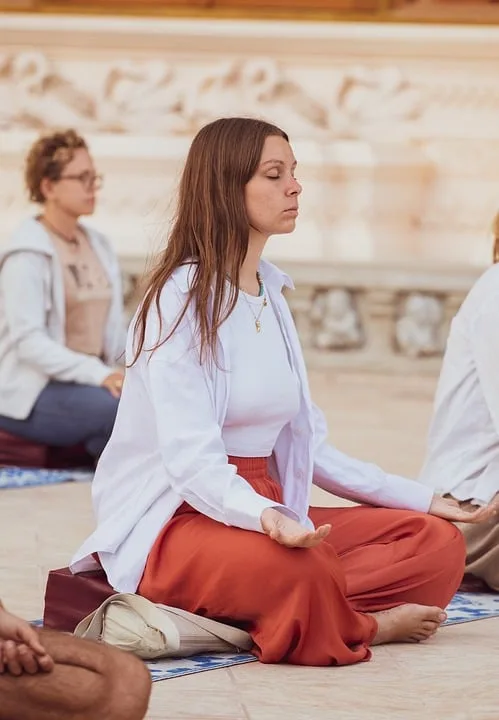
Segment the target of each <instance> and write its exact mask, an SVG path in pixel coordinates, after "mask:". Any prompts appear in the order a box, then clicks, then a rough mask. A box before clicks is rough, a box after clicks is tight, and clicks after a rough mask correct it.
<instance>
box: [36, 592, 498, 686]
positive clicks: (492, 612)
mask: <svg viewBox="0 0 499 720" xmlns="http://www.w3.org/2000/svg"><path fill="white" fill-rule="evenodd" d="M447 615H448V619H447V620H446V621H445V623H444V625H457V624H459V623H465V622H471V621H472V620H485V619H486V618H492V617H498V616H499V594H497V593H456V595H455V596H454V597H453V599H452V600H451V602H450V604H449V605H448V607H447ZM41 624H42V622H41V620H35V621H34V622H33V625H37V626H41ZM250 662H256V658H255V657H254V656H253V655H250V654H249V653H220V654H216V655H209V654H205V655H193V656H192V657H190V658H170V659H167V660H154V661H152V662H148V663H147V667H148V668H149V670H150V672H151V677H152V681H153V682H158V681H159V680H170V679H171V678H174V677H182V676H183V675H193V674H194V673H199V672H204V671H205V670H219V669H220V668H226V667H231V666H232V665H243V664H244V663H250Z"/></svg>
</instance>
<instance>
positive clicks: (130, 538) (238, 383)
mask: <svg viewBox="0 0 499 720" xmlns="http://www.w3.org/2000/svg"><path fill="white" fill-rule="evenodd" d="M295 169H296V160H295V157H294V154H293V150H292V148H291V145H290V143H289V139H288V136H287V135H286V134H285V132H284V131H282V130H281V129H279V128H278V127H276V126H274V125H271V124H269V123H266V122H263V121H260V120H253V119H246V118H230V119H220V120H217V121H215V122H213V123H211V124H209V125H207V126H206V127H204V128H203V129H201V130H200V132H199V133H198V134H197V136H196V137H195V139H194V141H193V143H192V146H191V149H190V151H189V154H188V157H187V161H186V165H185V169H184V173H183V176H182V180H181V184H180V194H179V205H178V211H177V215H176V221H175V224H174V226H173V228H172V230H171V233H170V236H169V238H168V244H167V246H166V249H165V250H164V251H163V252H162V253H161V255H160V257H159V259H158V262H157V264H156V267H155V269H154V270H153V272H152V274H151V276H150V279H149V285H148V288H147V290H146V293H145V296H144V299H143V302H142V303H141V305H140V307H139V309H138V311H137V314H136V316H135V319H134V321H133V322H132V326H131V329H130V331H129V337H128V344H127V362H128V366H127V372H126V377H125V382H124V386H123V394H122V398H121V402H120V406H119V409H118V415H117V419H116V424H115V427H114V430H113V433H112V435H111V438H110V441H109V443H108V445H107V447H106V449H105V450H104V452H103V454H102V456H101V458H100V460H99V463H98V466H97V472H96V476H95V480H94V484H93V487H92V493H93V502H94V508H95V514H96V519H97V528H96V530H95V532H94V533H93V534H92V535H91V537H90V538H88V539H87V540H86V541H85V543H84V544H83V546H82V547H81V548H80V549H79V551H78V552H77V553H76V555H75V557H74V558H73V561H72V565H71V569H72V571H73V572H74V573H84V572H85V571H90V570H96V569H97V568H99V566H100V567H102V568H103V569H104V571H105V573H106V576H107V579H108V581H109V583H110V585H111V586H112V587H113V588H115V589H116V590H117V591H119V592H132V593H134V592H138V593H139V594H141V595H143V596H144V597H146V598H148V599H149V600H151V601H153V602H161V603H164V604H168V605H171V606H176V607H180V608H183V609H185V610H188V611H191V612H194V613H198V614H201V615H205V616H208V617H211V618H213V619H217V620H224V621H226V622H229V623H232V624H234V625H237V626H239V627H241V628H243V629H245V630H247V631H248V632H249V633H250V634H251V636H252V639H253V641H254V649H253V652H254V653H255V655H256V656H257V657H258V658H259V659H260V660H261V661H263V662H269V663H272V662H289V663H296V664H304V665H345V664H352V663H355V662H359V661H362V660H368V659H369V657H370V649H369V647H370V646H371V645H373V644H379V643H384V642H391V641H421V640H424V639H426V638H428V637H430V636H431V635H433V634H434V633H435V632H436V630H437V628H438V627H439V625H440V624H441V622H442V621H443V620H444V619H445V612H444V610H443V608H444V607H445V606H446V605H447V603H448V602H449V600H450V599H451V598H452V595H453V593H454V592H455V591H456V589H457V587H458V586H459V583H460V581H461V578H462V574H463V569H464V554H465V553H464V542H463V538H462V535H461V533H460V532H459V531H458V530H457V528H455V527H454V525H452V524H451V523H450V522H447V520H460V519H466V520H469V521H470V522H476V521H479V520H481V519H484V518H487V517H488V516H489V515H490V513H491V512H492V511H493V508H483V509H480V510H478V511H476V512H474V513H466V512H465V511H463V510H461V509H460V508H458V507H456V506H455V504H454V503H452V502H450V501H448V500H445V499H443V498H441V497H439V496H438V495H435V494H434V493H433V491H432V490H429V489H428V488H426V487H424V486H423V485H421V484H419V483H417V482H415V481H413V480H407V479H404V478H401V477H398V476H395V475H390V474H387V473H385V472H384V471H382V470H381V469H380V468H378V467H376V466H374V465H371V464H368V463H365V462H361V461H359V460H354V459H352V458H349V457H347V456H345V455H343V454H342V453H341V452H339V451H338V450H336V449H335V448H334V447H332V446H331V445H330V444H329V443H328V442H327V427H326V423H325V420H324V416H323V414H322V413H321V412H320V410H319V409H318V408H317V407H316V406H315V405H314V404H313V403H312V399H311V397H310V392H309V387H308V382H307V374H306V369H305V364H304V360H303V355H302V351H301V348H300V343H299V339H298V335H297V332H296V329H295V326H294V323H293V319H292V316H291V313H290V310H289V307H288V305H287V303H286V300H285V297H284V295H283V293H282V290H283V287H287V288H292V282H291V280H290V278H289V277H287V276H286V275H285V274H284V273H282V272H281V271H280V270H279V269H278V268H276V267H275V266H274V265H272V264H270V263H268V262H266V261H264V260H263V259H262V258H261V255H262V252H263V250H264V247H265V245H266V242H267V240H268V238H269V236H271V235H273V234H277V233H290V232H291V231H292V230H293V229H294V227H295V223H296V218H297V216H298V212H299V196H300V193H301V186H300V184H299V182H298V180H297V179H296V176H295ZM312 483H314V484H316V485H318V486H319V487H321V488H323V489H325V490H327V491H328V492H331V493H333V494H335V495H339V496H342V497H344V498H350V499H352V500H356V501H359V502H360V503H362V504H363V505H362V506H357V507H333V508H310V507H309V496H310V489H311V486H312ZM373 506H380V507H373ZM80 586H81V584H80Z"/></svg>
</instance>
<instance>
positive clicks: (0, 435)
mask: <svg viewBox="0 0 499 720" xmlns="http://www.w3.org/2000/svg"><path fill="white" fill-rule="evenodd" d="M2 465H6V466H7V467H30V468H53V469H61V470H62V469H65V468H92V467H93V466H94V460H93V458H92V457H91V456H90V455H88V453H87V452H86V451H85V448H84V447H83V445H75V446H71V447H65V448H61V447H48V446H47V445H42V444H41V443H36V442H32V441H31V440H25V439H24V438H21V437H18V436H17V435H11V434H10V433H7V432H4V431H3V430H0V466H2Z"/></svg>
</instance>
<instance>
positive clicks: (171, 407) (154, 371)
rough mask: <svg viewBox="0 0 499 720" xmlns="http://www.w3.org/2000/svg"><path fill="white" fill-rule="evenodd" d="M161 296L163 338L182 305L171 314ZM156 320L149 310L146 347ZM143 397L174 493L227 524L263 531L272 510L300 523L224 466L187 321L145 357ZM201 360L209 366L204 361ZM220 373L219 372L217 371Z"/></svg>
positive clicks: (207, 384) (208, 390) (206, 382)
mask: <svg viewBox="0 0 499 720" xmlns="http://www.w3.org/2000/svg"><path fill="white" fill-rule="evenodd" d="M172 294H173V291H172V290H171V289H170V288H168V290H167V291H166V292H165V291H163V295H162V306H161V308H162V321H163V322H162V325H163V337H164V336H165V332H167V331H166V328H168V327H170V328H171V327H172V326H173V323H174V319H175V318H176V317H177V314H178V309H179V308H180V307H181V304H180V303H174V304H175V305H176V306H177V307H176V309H175V312H173V313H172V311H171V308H170V309H169V310H168V311H166V309H165V296H167V295H168V296H169V297H170V298H171V296H172ZM158 330H159V320H158V315H157V312H156V309H155V307H154V306H153V308H152V309H151V311H150V312H149V317H148V321H147V330H146V344H145V346H144V347H145V348H151V347H154V345H155V344H156V343H157V338H158ZM140 362H142V363H143V367H144V372H145V383H146V389H147V393H148V395H149V398H150V400H151V403H152V405H153V408H154V414H155V419H156V428H157V433H158V443H159V449H160V452H161V456H162V459H163V463H164V466H165V468H166V470H167V473H168V478H169V480H170V482H171V485H172V487H173V489H174V491H175V492H176V493H177V494H178V495H179V496H180V497H181V498H182V499H183V500H185V501H186V502H187V503H189V504H190V505H192V507H193V508H195V509H196V510H198V511H199V512H200V513H203V514H204V515H207V516H208V517H210V518H212V519H213V520H216V521H218V522H221V523H224V524H226V525H232V526H235V527H240V528H243V529H246V530H254V531H258V532H263V530H262V526H261V522H260V517H261V514H262V512H263V511H264V510H265V509H266V508H270V507H272V508H276V509H279V510H281V511H282V512H283V513H284V514H286V515H288V516H289V517H292V518H294V519H296V520H298V516H297V515H296V514H295V513H294V512H293V511H292V510H290V509H288V508H286V507H284V506H282V505H280V504H279V503H276V502H275V501H273V500H269V499H268V498H265V497H263V496H262V495H259V494H258V493H257V492H255V490H253V488H252V487H251V485H250V484H249V483H248V482H246V480H244V478H242V477H241V476H240V475H238V474H237V468H236V467H235V465H233V464H230V463H229V462H228V457H227V454H226V451H225V446H224V443H223V439H222V428H221V427H220V424H219V422H218V420H217V415H216V410H215V402H214V387H213V385H212V383H211V380H210V379H209V376H208V375H207V373H206V369H205V367H203V365H202V364H201V363H200V359H199V348H198V346H197V344H196V343H195V341H194V339H193V335H192V331H191V328H190V326H189V324H188V321H187V319H184V320H183V321H182V323H181V325H180V326H179V327H178V328H177V330H176V331H175V333H174V334H173V335H172V337H171V338H169V339H168V340H167V341H166V342H164V343H163V344H162V345H161V346H160V347H158V348H157V349H156V350H155V351H154V352H146V353H144V354H143V356H142V358H141V360H140ZM205 362H209V360H208V359H206V360H205ZM220 372H223V369H221V370H220Z"/></svg>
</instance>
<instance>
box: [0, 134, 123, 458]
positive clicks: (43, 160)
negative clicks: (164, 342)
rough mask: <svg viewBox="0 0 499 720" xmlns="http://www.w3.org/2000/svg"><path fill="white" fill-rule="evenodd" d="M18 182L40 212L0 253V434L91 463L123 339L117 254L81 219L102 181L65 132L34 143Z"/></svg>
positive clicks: (81, 144) (109, 410)
mask: <svg viewBox="0 0 499 720" xmlns="http://www.w3.org/2000/svg"><path fill="white" fill-rule="evenodd" d="M25 181H26V186H27V190H28V193H29V196H30V199H31V200H32V201H33V202H35V203H38V204H39V205H40V206H41V211H40V213H39V214H38V215H36V216H34V217H31V218H29V219H27V220H25V221H24V222H23V224H22V225H21V226H20V227H19V228H18V230H17V231H16V232H15V233H14V236H13V237H12V239H11V241H10V243H9V244H8V245H7V247H6V248H5V249H4V250H3V252H2V253H1V254H0V431H3V432H4V433H9V434H11V435H13V436H15V437H16V438H22V439H24V440H27V441H31V442H32V443H39V444H40V445H46V446H50V447H72V446H76V445H83V446H84V447H85V449H86V451H87V452H88V453H89V454H90V455H91V456H93V457H94V458H97V457H98V456H99V455H100V454H101V452H102V450H103V449H104V446H105V445H106V442H107V440H108V438H109V436H110V434H111V431H112V428H113V425H114V420H115V416H116V411H117V407H118V401H119V397H120V394H121V387H122V384H123V370H122V369H120V367H119V363H120V356H121V353H122V351H123V349H124V340H125V331H124V312H123V298H122V288H121V278H120V270H119V265H118V261H117V258H116V256H115V254H114V252H113V250H112V248H111V246H110V245H109V243H108V241H107V240H106V238H104V237H103V236H102V235H101V234H100V233H98V232H96V231H94V230H92V229H90V228H88V227H87V226H84V225H82V224H80V222H79V219H80V217H81V216H85V215H91V214H92V213H93V211H94V208H95V201H96V192H97V190H98V189H99V188H100V186H101V183H102V178H101V176H99V175H97V174H96V171H95V167H94V163H93V160H92V157H91V155H90V153H89V150H88V147H87V144H86V142H85V140H84V139H83V138H82V137H80V136H79V135H78V134H77V133H76V132H74V131H73V130H68V131H66V132H57V133H54V134H52V135H49V136H46V137H42V138H40V139H39V140H38V141H37V142H35V144H34V145H33V146H32V148H31V149H30V151H29V153H28V156H27V160H26V167H25Z"/></svg>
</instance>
